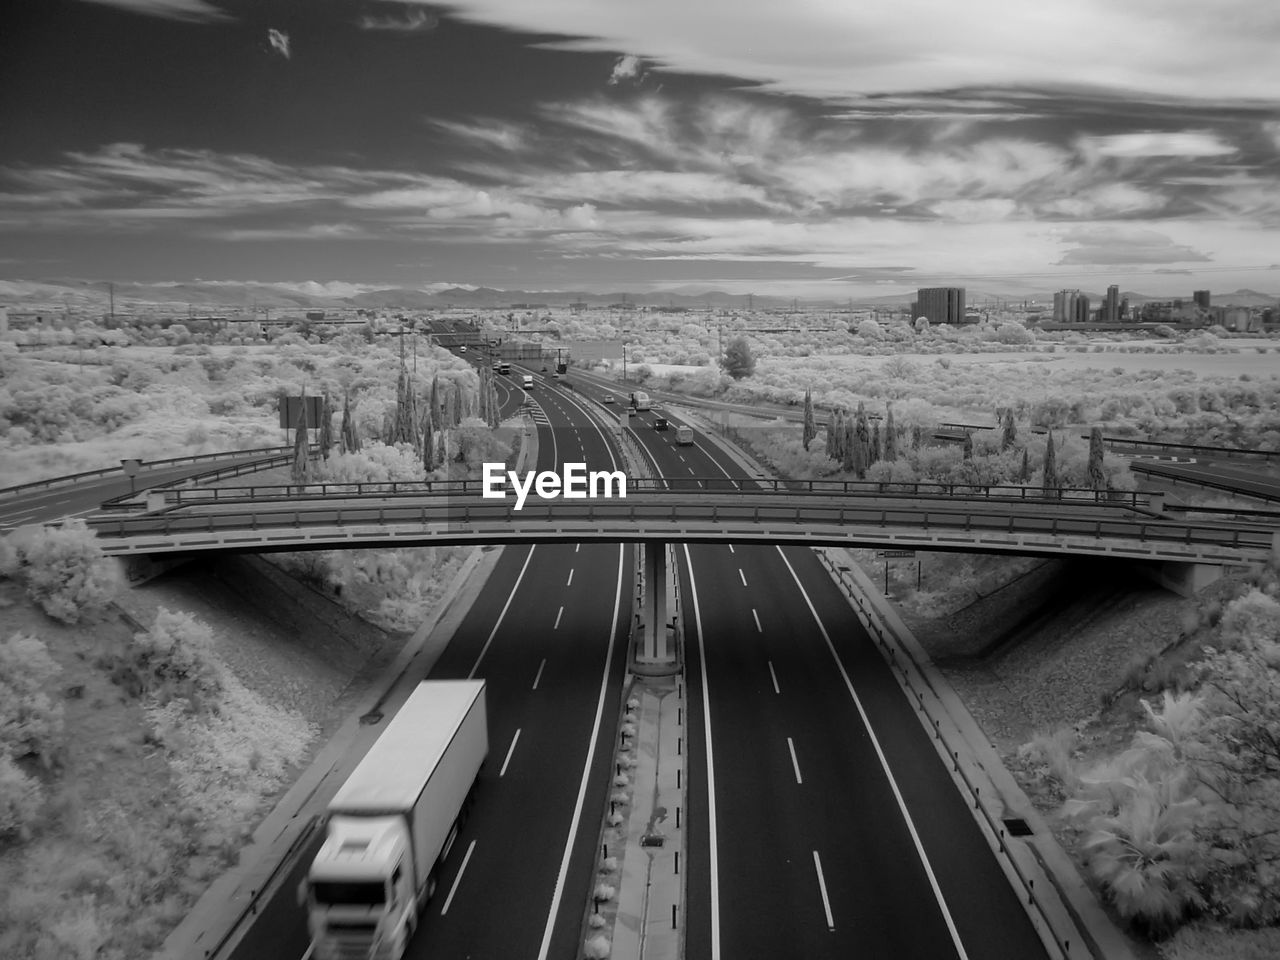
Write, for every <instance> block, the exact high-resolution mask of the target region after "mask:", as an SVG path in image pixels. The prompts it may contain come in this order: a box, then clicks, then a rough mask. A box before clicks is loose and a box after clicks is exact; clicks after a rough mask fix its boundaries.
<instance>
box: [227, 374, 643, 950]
mask: <svg viewBox="0 0 1280 960" xmlns="http://www.w3.org/2000/svg"><path fill="white" fill-rule="evenodd" d="M535 395H536V396H541V395H540V394H538V392H537V391H535ZM521 399H522V391H521V390H520V389H519V388H518V387H516V388H513V389H512V388H508V391H507V397H506V400H507V402H508V403H519V402H520V400H521ZM541 409H542V411H543V415H542V416H540V417H538V418H537V419H538V420H539V421H540V425H539V427H538V431H539V447H538V462H537V468H538V469H551V468H552V467H553V465H554V464H556V463H558V462H562V461H563V460H564V459H566V458H567V459H579V460H585V461H586V462H587V463H589V464H592V465H594V466H596V467H599V468H609V469H612V463H613V461H612V458H611V454H610V452H609V450H608V448H607V444H606V441H605V439H604V437H603V436H602V435H601V434H600V432H599V431H598V430H596V429H594V428H591V427H589V426H587V425H585V423H584V422H583V417H582V415H581V413H580V412H579V411H578V410H576V409H575V408H574V407H573V406H572V403H571V402H567V401H565V400H564V399H562V398H560V397H558V396H556V397H546V398H545V399H544V403H543V406H542V408H541ZM544 420H545V424H542V423H541V421H544ZM571 420H572V421H573V422H572V423H571ZM633 577H634V571H633V564H632V561H631V551H630V550H628V549H625V548H624V547H623V546H621V545H618V544H582V545H578V544H572V543H567V544H554V545H539V546H528V545H523V546H513V547H509V548H507V549H506V550H505V552H504V554H503V556H502V557H501V559H500V560H499V561H498V564H497V566H496V568H495V569H494V571H493V573H492V574H491V575H490V578H489V580H488V582H487V584H486V585H485V589H484V590H483V591H482V592H481V594H480V597H479V598H478V600H477V601H476V603H475V604H474V605H473V607H472V608H471V610H470V611H469V612H468V614H467V615H466V617H465V618H464V619H463V621H462V623H461V625H460V627H459V629H458V631H457V633H456V634H455V635H454V638H453V640H452V641H451V643H450V644H449V646H448V647H447V648H446V649H445V651H444V652H443V653H442V655H441V656H440V658H439V660H437V661H436V663H435V664H434V665H433V666H432V667H431V668H430V670H429V672H428V673H427V675H426V677H424V678H419V679H426V678H430V679H453V678H459V677H468V676H475V677H482V678H484V679H485V680H486V682H487V683H488V685H489V691H488V706H489V725H490V726H489V735H490V753H489V758H488V761H487V762H486V764H485V768H484V770H483V771H482V773H481V780H480V786H479V789H478V791H477V799H476V804H475V807H474V809H473V811H472V813H471V816H470V818H469V820H468V822H467V824H466V825H465V826H464V828H463V830H462V832H461V834H460V836H459V838H458V841H457V842H456V843H455V844H454V848H453V850H452V852H451V853H450V856H449V858H448V861H447V862H446V867H445V870H444V873H443V875H442V876H441V879H440V888H439V890H438V891H437V893H436V896H435V897H434V898H433V899H432V901H431V903H430V904H429V905H428V907H427V910H426V913H425V915H424V917H423V920H422V923H421V924H420V926H419V929H418V933H417V934H416V936H415V937H414V939H413V940H412V941H411V943H410V947H409V951H408V953H407V954H406V957H409V958H427V957H473V958H485V957H492V958H506V957H527V958H531V960H533V958H545V957H564V958H567V957H572V956H574V955H575V951H576V950H577V946H578V939H579V928H580V923H581V920H582V911H583V909H584V905H585V903H586V897H587V893H588V891H589V890H590V887H591V881H592V877H593V875H594V865H595V854H596V850H595V842H596V838H597V832H598V829H599V821H600V812H601V810H602V809H603V808H604V804H605V792H606V790H607V788H608V782H609V773H610V770H611V766H610V764H611V760H612V746H613V744H614V742H615V740H616V734H617V731H616V725H617V718H618V716H619V711H620V704H619V698H620V696H621V689H622V677H623V671H624V668H625V665H626V650H625V643H626V639H627V628H628V625H629V623H630V621H631V617H632V613H631V606H632V597H631V594H632V584H633ZM335 786H336V785H335ZM319 842H320V838H319V836H318V835H317V836H316V837H314V838H312V840H311V842H310V843H309V844H308V845H306V846H305V847H304V848H302V849H301V851H300V853H299V854H298V856H297V857H296V858H295V860H294V862H293V864H292V865H291V868H290V870H289V872H288V873H287V875H286V876H285V877H284V879H283V880H282V882H281V883H280V885H279V887H278V888H277V890H276V891H275V893H274V895H273V896H271V898H270V899H269V900H268V901H267V902H266V903H265V904H264V906H263V908H262V909H261V910H260V912H259V914H258V916H257V917H256V919H255V921H254V923H253V926H252V927H251V928H250V929H249V931H248V933H247V934H246V935H245V936H244V938H243V939H242V941H241V942H240V944H239V945H238V947H237V948H236V950H235V951H234V953H233V954H231V956H233V957H235V958H238V960H257V958H261V957H279V958H281V960H286V958H300V957H302V956H303V954H304V952H305V951H306V948H307V945H308V937H307V931H306V918H305V914H304V912H303V911H302V909H301V908H300V907H299V906H298V905H297V904H296V902H295V899H294V891H295V889H296V887H297V884H298V881H299V880H300V879H301V878H302V876H303V874H304V872H305V869H306V866H307V864H309V863H310V860H311V858H312V857H313V856H314V854H315V850H316V849H317V848H318V846H319ZM464 866H465V869H464Z"/></svg>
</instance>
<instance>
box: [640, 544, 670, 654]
mask: <svg viewBox="0 0 1280 960" xmlns="http://www.w3.org/2000/svg"><path fill="white" fill-rule="evenodd" d="M641 551H642V553H643V555H644V559H643V571H644V575H643V578H642V583H643V587H642V590H641V602H640V610H641V613H640V632H639V636H638V637H637V649H636V651H635V662H634V664H633V666H634V668H635V670H636V672H638V673H645V674H653V673H671V672H674V671H675V670H676V669H678V665H677V662H676V650H675V644H674V642H673V641H674V638H673V637H672V633H673V632H674V625H673V624H672V623H671V622H669V619H668V618H669V616H670V613H669V611H670V610H671V608H672V604H670V603H669V602H668V594H669V593H670V592H671V591H672V589H673V584H672V583H671V580H672V573H673V571H672V570H671V569H670V567H669V565H668V563H667V544H665V543H661V542H659V543H645V544H643V545H642V547H641Z"/></svg>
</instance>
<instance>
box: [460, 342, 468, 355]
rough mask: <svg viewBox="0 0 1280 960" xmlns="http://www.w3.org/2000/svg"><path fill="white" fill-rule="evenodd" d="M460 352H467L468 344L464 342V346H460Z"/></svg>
mask: <svg viewBox="0 0 1280 960" xmlns="http://www.w3.org/2000/svg"><path fill="white" fill-rule="evenodd" d="M458 352H459V353H466V352H467V345H466V344H465V343H464V344H463V345H462V346H460V347H459V348H458Z"/></svg>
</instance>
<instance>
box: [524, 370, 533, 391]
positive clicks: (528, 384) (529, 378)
mask: <svg viewBox="0 0 1280 960" xmlns="http://www.w3.org/2000/svg"><path fill="white" fill-rule="evenodd" d="M522 384H523V386H524V388H525V389H526V390H532V389H533V374H531V373H526V374H525V375H524V380H523V381H522Z"/></svg>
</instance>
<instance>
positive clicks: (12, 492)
mask: <svg viewBox="0 0 1280 960" xmlns="http://www.w3.org/2000/svg"><path fill="white" fill-rule="evenodd" d="M290 449H292V448H291V447H258V448H256V449H253V450H225V451H222V452H220V453H195V454H188V455H186V456H181V457H169V458H167V459H164V460H143V461H142V463H141V466H142V467H143V469H146V470H153V469H155V468H156V467H172V466H176V465H177V464H180V463H199V462H200V461H202V460H228V459H231V458H233V457H250V456H253V455H255V454H261V455H262V456H270V455H271V454H273V453H280V452H282V451H286V450H290ZM123 469H124V468H123V467H122V466H121V465H120V464H116V465H115V466H114V467H99V468H98V469H97V470H84V471H82V472H80V473H71V474H67V475H66V476H62V477H49V478H48V479H45V480H31V481H28V482H27V483H20V484H18V485H16V486H13V487H0V498H4V497H11V496H20V495H21V494H24V493H30V492H31V491H33V490H44V489H49V488H52V487H62V486H67V485H70V484H74V483H78V482H79V481H81V480H88V479H89V478H91V477H106V476H110V475H111V474H113V473H122V472H123Z"/></svg>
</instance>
